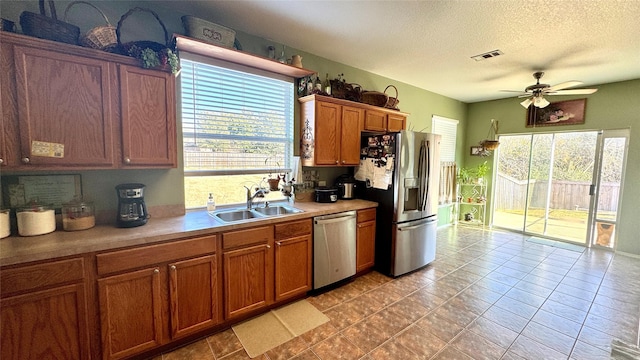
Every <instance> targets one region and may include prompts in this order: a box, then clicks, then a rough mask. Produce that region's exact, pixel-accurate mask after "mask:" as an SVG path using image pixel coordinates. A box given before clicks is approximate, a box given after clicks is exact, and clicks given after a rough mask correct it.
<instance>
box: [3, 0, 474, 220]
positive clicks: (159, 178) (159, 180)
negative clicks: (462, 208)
mask: <svg viewBox="0 0 640 360" xmlns="http://www.w3.org/2000/svg"><path fill="white" fill-rule="evenodd" d="M69 3H70V1H62V0H56V1H55V4H56V9H57V13H58V17H59V18H62V17H63V15H64V10H65V9H66V8H67V6H68V4H69ZM92 3H94V4H95V5H97V6H98V7H100V9H101V10H102V11H104V13H105V14H106V16H107V17H108V18H109V20H110V21H111V23H112V24H113V25H114V26H115V25H117V23H118V20H119V19H120V17H121V16H122V15H123V14H125V13H126V12H127V11H128V10H129V9H131V8H133V7H135V6H140V7H146V8H151V9H152V10H154V11H155V12H157V13H158V15H159V16H160V18H161V19H162V21H163V23H164V24H165V26H166V27H167V30H168V32H169V34H173V33H180V34H183V33H184V29H183V27H182V22H181V19H180V18H181V17H182V16H183V15H194V14H185V13H182V12H181V11H180V8H179V6H180V2H179V1H176V2H175V5H176V8H175V9H174V8H163V7H158V6H157V5H156V4H154V3H153V2H151V1H138V2H132V1H108V2H107V1H99V2H92ZM47 9H48V8H47ZM25 10H26V11H31V12H36V13H37V12H38V11H39V10H38V2H37V1H7V0H4V1H2V3H1V4H0V15H1V16H2V17H3V18H6V19H9V20H12V21H15V22H16V24H19V19H20V13H21V12H22V11H25ZM76 11H79V13H82V15H81V16H78V13H77V12H76ZM67 21H68V22H72V23H74V24H75V25H78V26H79V27H80V29H81V32H83V33H84V32H86V31H87V30H89V29H91V28H93V27H95V26H99V25H102V22H101V21H102V20H101V17H100V15H99V14H98V13H97V12H95V10H93V9H91V8H90V7H88V6H84V5H75V6H74V7H73V8H72V10H71V11H70V12H69V18H68V20H67ZM220 24H221V25H226V24H224V23H222V22H221V23H220ZM122 30H123V33H126V36H127V38H123V41H125V42H126V41H131V40H153V41H159V42H162V41H163V40H162V37H163V36H162V34H161V32H162V30H161V29H160V27H159V25H158V23H157V22H156V21H155V20H152V21H145V20H144V17H138V16H137V15H132V16H131V17H129V18H127V19H125V22H124V25H123V28H122ZM235 30H237V32H238V33H237V38H238V40H239V42H240V43H241V44H242V48H243V51H246V52H251V53H255V54H257V55H260V56H265V57H266V56H267V53H268V50H267V46H269V45H274V46H276V54H279V53H280V51H281V49H282V46H283V45H282V44H278V43H274V42H273V41H268V40H266V39H264V38H262V37H260V34H254V35H250V34H245V33H242V32H241V31H240V29H235ZM294 54H299V55H302V57H303V65H304V67H305V68H307V69H312V70H315V71H317V72H318V74H320V78H321V79H322V80H324V77H325V74H327V73H328V74H329V76H330V78H335V77H336V76H337V74H340V73H342V74H344V76H345V78H346V80H347V81H348V82H350V83H358V84H360V85H362V86H363V87H364V88H365V89H367V90H377V91H383V90H384V88H385V87H386V86H387V85H389V84H393V85H395V86H396V87H397V88H398V92H399V99H400V104H399V107H400V109H401V110H402V111H403V112H407V113H410V114H411V115H410V116H409V122H408V127H409V128H414V129H416V130H421V129H425V131H428V130H430V129H431V116H432V115H433V114H435V115H440V116H445V117H449V118H454V119H459V120H460V121H461V127H464V122H465V116H466V111H467V105H466V104H465V103H462V102H460V101H457V100H453V99H450V98H447V97H444V96H441V95H438V94H435V93H432V92H429V91H426V90H422V89H419V88H416V87H414V86H411V85H408V84H403V83H400V82H397V81H394V80H392V79H388V78H384V77H381V76H378V75H376V74H372V73H370V72H366V71H363V70H360V69H358V68H356V67H351V66H347V65H344V64H340V63H337V62H334V61H331V60H329V59H325V58H322V57H319V56H315V55H312V54H308V53H305V52H303V51H299V50H296V49H293V48H289V47H286V52H285V55H286V56H287V57H288V58H289V57H291V56H292V55H294ZM178 98H179V97H178ZM179 116H180V110H179V109H178V129H180V128H181V126H180V119H179ZM296 117H297V115H296ZM462 136H463V132H461V134H460V140H459V144H460V147H459V148H460V151H462V149H463V146H462V144H463V138H462ZM180 138H181V137H179V139H180ZM296 143H297V142H296ZM178 148H179V149H181V148H182V144H181V142H180V140H179V146H178ZM178 155H179V156H178V158H179V166H178V169H171V170H95V171H81V172H72V173H80V174H81V175H82V182H83V189H84V193H85V194H88V195H90V196H91V197H92V198H93V199H94V200H95V202H96V209H97V210H99V211H104V210H111V209H113V210H115V209H116V207H117V199H116V193H115V186H116V185H117V184H120V183H125V182H140V183H143V184H145V185H146V186H147V189H146V194H145V200H146V201H147V204H148V205H149V206H159V205H180V204H184V190H183V189H184V186H183V172H182V169H181V168H182V163H181V162H182V154H181V151H180V150H179V154H178ZM342 171H344V170H343V169H322V170H321V171H319V173H320V176H321V180H327V181H328V182H332V181H333V180H334V178H335V177H336V176H337V174H340V173H342ZM40 173H41V172H40ZM3 174H4V173H3Z"/></svg>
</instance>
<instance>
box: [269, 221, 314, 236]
mask: <svg viewBox="0 0 640 360" xmlns="http://www.w3.org/2000/svg"><path fill="white" fill-rule="evenodd" d="M312 226H313V225H312V222H311V219H304V220H299V221H291V222H288V223H284V224H278V225H276V235H275V239H276V240H282V239H287V238H292V237H296V236H302V235H311V231H312Z"/></svg>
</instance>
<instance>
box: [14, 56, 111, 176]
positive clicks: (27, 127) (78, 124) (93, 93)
mask: <svg viewBox="0 0 640 360" xmlns="http://www.w3.org/2000/svg"><path fill="white" fill-rule="evenodd" d="M13 51H14V61H15V69H16V95H17V99H18V101H17V103H18V128H19V133H20V162H21V163H22V164H24V165H33V166H39V165H42V166H47V167H87V168H91V167H112V166H113V164H114V155H113V147H112V144H113V138H112V136H113V131H112V126H113V122H114V121H113V112H112V103H111V87H112V83H111V81H112V80H113V76H112V74H111V71H112V68H111V67H110V63H109V62H107V61H102V60H98V59H91V58H86V57H82V56H74V55H70V54H64V53H60V52H56V51H49V50H43V49H37V48H33V47H27V46H15V47H14V48H13Z"/></svg>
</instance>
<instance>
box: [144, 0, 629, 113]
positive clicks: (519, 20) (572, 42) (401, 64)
mask: <svg viewBox="0 0 640 360" xmlns="http://www.w3.org/2000/svg"><path fill="white" fill-rule="evenodd" d="M154 3H155V4H158V5H162V6H171V7H174V8H176V7H177V8H179V10H180V11H181V12H185V13H190V14H194V15H196V16H198V17H201V18H204V19H208V20H210V21H214V22H217V23H219V24H222V25H225V26H228V27H231V28H233V29H236V30H240V31H242V32H245V33H249V34H253V35H257V36H260V37H263V38H267V39H272V40H274V41H276V42H279V43H283V44H287V45H288V46H291V47H294V48H298V49H301V50H303V51H306V52H309V53H312V54H315V55H318V56H321V57H325V58H328V59H332V60H334V61H337V62H340V63H343V64H347V65H351V66H354V67H357V68H360V69H363V70H366V71H369V72H372V73H375V74H379V75H382V76H385V77H388V78H391V79H395V80H397V81H401V82H404V83H408V84H411V85H414V86H416V87H419V88H422V89H426V90H429V91H432V92H435V93H438V94H441V95H444V96H447V97H451V98H454V99H457V100H460V101H464V102H477V101H484V100H492V99H499V98H505V97H510V96H513V94H509V93H504V92H501V91H500V90H502V89H507V90H523V89H524V88H525V87H526V86H527V85H530V84H533V83H535V80H534V79H533V77H532V73H533V72H534V71H537V70H543V71H545V76H544V78H543V79H542V80H543V81H542V82H543V83H547V84H551V85H554V84H557V83H560V82H564V81H569V80H579V81H582V82H584V85H581V86H578V87H576V88H580V87H588V86H589V85H597V84H603V83H609V82H616V81H623V80H630V79H638V78H640V0H620V1H614V0H599V1H589V0H576V1H573V0H556V1H549V0H528V1H513V0H482V1H480V0H466V1H454V0H449V1H447V0H439V1H397V0H396V1H313V0H311V1H272V0H243V1H155V2H154ZM496 49H499V50H501V51H502V52H503V53H504V55H502V56H499V57H495V58H491V59H487V60H483V61H475V60H473V59H471V56H474V55H477V54H481V53H485V52H488V51H492V50H496Z"/></svg>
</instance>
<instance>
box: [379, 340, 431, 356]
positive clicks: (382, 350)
mask: <svg viewBox="0 0 640 360" xmlns="http://www.w3.org/2000/svg"><path fill="white" fill-rule="evenodd" d="M369 357H370V358H371V359H372V360H389V359H403V360H420V359H422V358H421V357H419V356H418V355H416V354H414V353H412V352H411V351H409V350H408V349H407V348H405V347H404V346H402V345H400V344H398V343H396V342H393V341H388V342H386V343H385V344H384V345H382V346H380V347H379V348H377V349H375V350H374V351H372V352H371V354H369Z"/></svg>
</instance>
